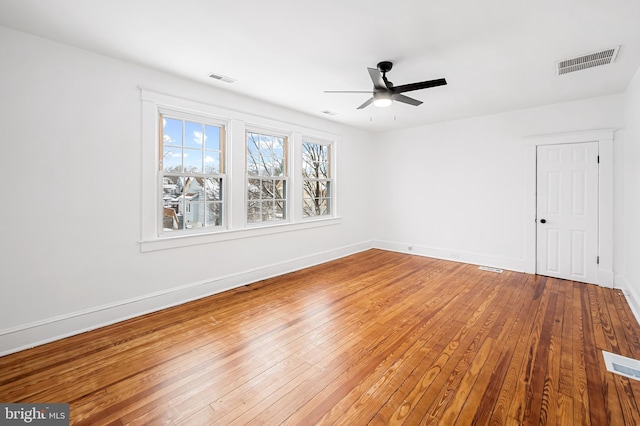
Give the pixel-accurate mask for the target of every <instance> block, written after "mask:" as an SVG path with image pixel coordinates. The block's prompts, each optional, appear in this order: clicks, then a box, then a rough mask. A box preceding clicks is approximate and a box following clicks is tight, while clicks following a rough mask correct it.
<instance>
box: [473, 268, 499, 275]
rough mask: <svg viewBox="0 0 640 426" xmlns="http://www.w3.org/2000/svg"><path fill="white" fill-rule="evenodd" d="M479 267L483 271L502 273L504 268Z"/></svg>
mask: <svg viewBox="0 0 640 426" xmlns="http://www.w3.org/2000/svg"><path fill="white" fill-rule="evenodd" d="M478 269H482V270H483V271H489V272H497V273H498V274H501V273H502V269H498V268H491V267H489V266H481V267H479V268H478Z"/></svg>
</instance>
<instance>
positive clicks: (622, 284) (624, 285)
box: [615, 275, 640, 324]
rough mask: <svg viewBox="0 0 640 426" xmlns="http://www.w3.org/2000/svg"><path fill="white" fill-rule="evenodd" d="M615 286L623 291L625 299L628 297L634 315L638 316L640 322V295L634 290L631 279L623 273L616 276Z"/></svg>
mask: <svg viewBox="0 0 640 426" xmlns="http://www.w3.org/2000/svg"><path fill="white" fill-rule="evenodd" d="M615 287H616V288H618V289H620V290H621V291H622V294H624V297H625V299H627V303H628V304H629V308H631V312H632V313H633V316H634V317H635V318H636V321H637V322H638V324H640V295H639V294H638V293H637V292H636V291H635V290H634V288H633V286H631V285H630V283H629V281H627V279H626V278H625V277H624V276H622V275H617V276H616V278H615Z"/></svg>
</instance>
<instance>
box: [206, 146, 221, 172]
mask: <svg viewBox="0 0 640 426" xmlns="http://www.w3.org/2000/svg"><path fill="white" fill-rule="evenodd" d="M204 171H205V173H210V174H219V173H220V153H219V152H217V151H205V153H204Z"/></svg>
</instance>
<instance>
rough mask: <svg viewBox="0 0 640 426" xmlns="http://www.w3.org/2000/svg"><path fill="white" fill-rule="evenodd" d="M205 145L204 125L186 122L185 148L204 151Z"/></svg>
mask: <svg viewBox="0 0 640 426" xmlns="http://www.w3.org/2000/svg"><path fill="white" fill-rule="evenodd" d="M203 144H204V131H203V125H202V124H200V123H193V122H191V121H185V123H184V146H186V147H189V148H197V149H202V148H203Z"/></svg>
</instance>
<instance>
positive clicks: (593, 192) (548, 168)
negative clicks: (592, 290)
mask: <svg viewBox="0 0 640 426" xmlns="http://www.w3.org/2000/svg"><path fill="white" fill-rule="evenodd" d="M537 150H538V152H537V163H538V165H537V219H536V220H537V222H536V228H537V253H536V261H537V264H536V272H537V273H538V274H540V275H546V276H551V277H557V278H564V279H568V280H573V281H581V282H586V283H592V284H597V283H598V142H588V143H576V144H563V145H544V146H538V147H537Z"/></svg>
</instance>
